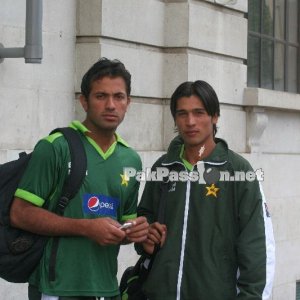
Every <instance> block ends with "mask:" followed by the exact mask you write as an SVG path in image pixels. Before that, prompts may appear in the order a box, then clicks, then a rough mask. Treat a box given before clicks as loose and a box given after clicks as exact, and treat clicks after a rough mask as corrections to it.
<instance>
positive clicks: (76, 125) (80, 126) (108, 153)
mask: <svg viewBox="0 0 300 300" xmlns="http://www.w3.org/2000/svg"><path fill="white" fill-rule="evenodd" d="M70 127H72V128H74V129H75V130H78V131H80V132H82V133H83V134H84V135H85V137H86V139H87V140H88V141H89V142H90V144H91V145H92V146H93V147H94V148H95V149H96V150H97V152H98V153H99V154H100V155H101V156H102V158H103V159H105V160H106V159H108V158H109V157H110V156H111V155H112V154H113V153H114V151H115V149H116V146H117V143H120V144H122V145H123V146H125V147H127V148H129V145H128V144H127V143H126V142H125V141H124V140H123V139H122V138H121V137H120V136H119V135H118V134H117V133H115V137H116V141H115V142H114V143H113V144H112V145H111V146H110V147H109V148H108V149H107V151H106V152H103V150H102V149H101V148H100V147H99V146H98V144H97V143H96V142H95V141H94V140H93V139H92V138H91V137H89V136H87V135H86V133H87V132H90V130H89V129H87V128H86V127H85V126H84V125H83V124H82V123H81V122H79V121H73V122H72V123H71V124H70Z"/></svg>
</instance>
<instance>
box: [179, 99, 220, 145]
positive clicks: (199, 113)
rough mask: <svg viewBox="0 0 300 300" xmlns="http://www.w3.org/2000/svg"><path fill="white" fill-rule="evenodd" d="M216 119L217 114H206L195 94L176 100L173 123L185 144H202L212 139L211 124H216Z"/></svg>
mask: <svg viewBox="0 0 300 300" xmlns="http://www.w3.org/2000/svg"><path fill="white" fill-rule="evenodd" d="M217 121H218V117H217V116H214V117H212V116H209V115H208V114H207V112H206V110H205V108H204V105H203V103H202V101H201V100H200V99H199V98H198V97H197V96H194V95H192V96H190V97H182V98H179V99H178V100H177V105H176V114H175V123H176V125H177V128H178V131H179V134H180V136H181V137H182V138H183V140H184V143H185V144H186V145H187V146H192V147H193V146H202V145H203V144H205V143H206V142H211V141H213V125H214V124H217Z"/></svg>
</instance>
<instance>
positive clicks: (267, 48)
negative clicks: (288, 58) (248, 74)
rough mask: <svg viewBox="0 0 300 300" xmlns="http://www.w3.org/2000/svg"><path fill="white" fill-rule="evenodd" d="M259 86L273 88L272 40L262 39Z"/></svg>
mask: <svg viewBox="0 0 300 300" xmlns="http://www.w3.org/2000/svg"><path fill="white" fill-rule="evenodd" d="M261 55H262V57H261V87H263V88H267V89H273V42H272V41H269V40H262V53H261Z"/></svg>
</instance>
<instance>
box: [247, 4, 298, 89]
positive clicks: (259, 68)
mask: <svg viewBox="0 0 300 300" xmlns="http://www.w3.org/2000/svg"><path fill="white" fill-rule="evenodd" d="M299 9H300V3H298V0H249V1H248V31H249V34H248V86H250V87H261V88H266V89H272V90H278V91H288V92H292V93H298V92H300V87H299V86H300V85H299V82H300V71H299V70H300V47H299V21H300V20H299Z"/></svg>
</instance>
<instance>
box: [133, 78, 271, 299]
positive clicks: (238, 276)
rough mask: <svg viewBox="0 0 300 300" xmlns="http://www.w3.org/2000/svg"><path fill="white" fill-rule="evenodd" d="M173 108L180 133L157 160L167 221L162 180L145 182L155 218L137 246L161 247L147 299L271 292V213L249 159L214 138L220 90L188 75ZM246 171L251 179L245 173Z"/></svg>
mask: <svg viewBox="0 0 300 300" xmlns="http://www.w3.org/2000/svg"><path fill="white" fill-rule="evenodd" d="M170 108H171V113H172V116H173V118H174V121H175V125H176V128H177V130H178V133H179V135H178V136H177V137H176V138H175V139H174V140H173V141H172V142H171V144H170V146H169V149H168V151H167V153H166V154H165V155H163V156H162V157H160V158H159V159H158V160H157V161H156V163H155V164H154V165H153V167H152V171H153V172H155V171H157V173H159V171H158V170H159V168H164V171H165V172H164V174H165V178H164V182H167V184H168V188H167V194H166V196H165V199H164V202H165V209H164V212H165V215H164V218H163V220H164V222H162V223H163V224H160V223H158V222H157V219H158V216H159V203H158V202H159V201H161V200H160V195H161V186H162V182H159V181H149V182H147V183H146V186H145V189H144V192H143V196H142V199H141V201H140V204H139V207H138V215H139V216H146V217H147V219H148V222H149V224H151V225H150V228H149V234H148V238H147V240H146V241H145V242H144V243H143V244H142V245H141V244H137V249H138V252H140V253H142V252H146V253H148V254H151V253H153V251H154V245H155V244H160V246H161V249H160V250H159V251H158V252H157V253H156V256H155V259H154V262H153V264H152V269H151V271H150V273H149V275H148V277H147V280H146V282H145V284H144V286H143V290H144V293H145V294H146V298H147V299H150V300H161V299H164V300H175V299H176V300H186V299H197V300H208V299H209V300H235V299H236V300H237V299H239V300H262V299H265V300H267V299H269V297H270V295H271V292H272V283H273V277H274V267H275V246H274V237H273V230H272V223H271V218H270V214H269V212H268V209H267V204H266V201H265V198H264V194H263V191H262V189H261V186H260V183H259V182H258V180H257V178H256V176H255V175H256V173H255V172H254V171H253V169H252V167H251V166H250V164H249V162H248V161H247V160H246V159H244V158H243V157H241V156H240V155H238V154H237V153H235V152H233V151H232V150H230V149H229V147H228V145H227V143H226V142H225V141H224V140H222V139H219V138H216V137H215V135H216V132H217V121H218V118H219V115H220V107H219V100H218V97H217V95H216V93H215V91H214V89H213V88H212V87H211V86H210V85H209V84H208V83H206V82H205V81H201V80H198V81H195V82H184V83H182V84H181V85H179V86H178V87H177V89H176V90H175V92H174V93H173V95H172V97H171V103H170ZM167 171H168V172H167ZM160 173H161V174H162V173H163V172H162V171H161V172H160ZM241 174H244V175H245V177H244V178H246V179H244V180H243V179H241V180H239V178H243V177H239V176H240V175H241ZM223 175H226V176H223ZM227 175H229V176H227ZM236 175H238V176H236ZM253 175H254V176H253ZM129 299H130V298H129Z"/></svg>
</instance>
